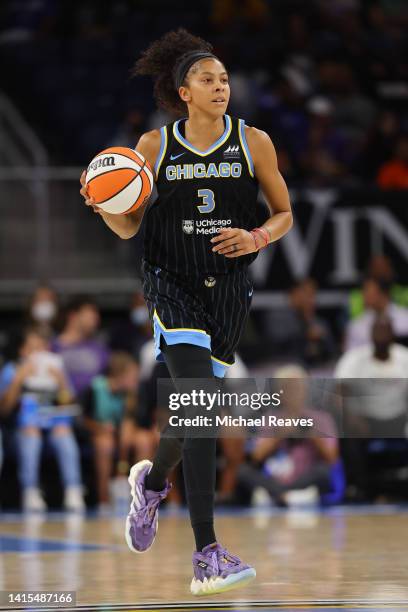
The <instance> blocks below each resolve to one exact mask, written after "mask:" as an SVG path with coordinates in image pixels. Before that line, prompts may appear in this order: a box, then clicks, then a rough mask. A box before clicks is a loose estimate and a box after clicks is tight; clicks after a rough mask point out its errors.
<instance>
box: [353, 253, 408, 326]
mask: <svg viewBox="0 0 408 612" xmlns="http://www.w3.org/2000/svg"><path fill="white" fill-rule="evenodd" d="M367 276H368V277H370V278H375V279H376V280H378V281H380V282H381V283H383V284H385V285H389V286H390V295H391V300H392V302H394V303H395V304H397V305H398V306H404V307H405V308H407V307H408V286H406V285H400V284H397V283H396V280H397V278H396V272H395V269H394V266H393V264H392V261H391V259H390V258H389V257H387V256H386V255H374V256H373V257H372V258H371V260H370V262H369V264H368V267H367ZM349 305H350V318H352V319H355V318H356V317H358V316H359V315H361V314H363V312H364V296H363V290H362V288H358V289H353V290H352V291H351V292H350V299H349Z"/></svg>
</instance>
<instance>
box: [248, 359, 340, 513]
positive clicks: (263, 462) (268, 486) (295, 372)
mask: <svg viewBox="0 0 408 612" xmlns="http://www.w3.org/2000/svg"><path fill="white" fill-rule="evenodd" d="M275 377H276V378H285V379H293V380H291V381H290V383H289V382H287V384H286V386H285V396H284V400H283V402H284V403H282V409H281V410H279V413H278V416H279V417H282V418H288V417H290V418H305V419H312V420H313V423H314V425H313V427H312V428H310V429H307V428H300V427H295V426H292V427H285V428H282V429H280V430H279V432H278V433H277V432H272V431H271V428H267V429H266V430H265V431H264V432H263V434H264V436H265V437H260V438H257V439H256V440H255V443H254V445H253V448H252V450H251V452H250V453H249V457H248V459H249V463H244V464H242V465H241V466H240V468H239V471H238V482H239V483H240V486H242V487H243V488H244V489H246V490H247V491H249V492H250V493H254V492H255V490H256V489H258V491H259V488H261V489H263V490H266V492H267V493H268V494H269V496H270V497H271V498H272V499H273V500H274V501H275V502H277V503H278V504H282V505H286V504H289V505H291V504H298V503H310V502H317V501H318V496H319V493H320V494H323V493H326V492H328V491H329V490H330V487H331V468H332V466H334V465H335V464H336V462H337V461H338V458H339V450H338V440H337V431H336V426H335V424H334V421H333V419H332V418H331V416H330V415H329V414H328V413H326V412H323V411H317V410H314V409H312V408H310V407H309V406H308V404H307V373H306V371H305V370H304V369H303V368H301V367H299V366H294V365H292V366H285V367H282V368H280V369H278V370H277V371H276V372H275ZM317 432H318V433H319V434H320V435H319V436H318V435H317ZM321 434H323V435H324V436H325V437H321ZM272 436H273V437H272ZM258 491H257V493H258Z"/></svg>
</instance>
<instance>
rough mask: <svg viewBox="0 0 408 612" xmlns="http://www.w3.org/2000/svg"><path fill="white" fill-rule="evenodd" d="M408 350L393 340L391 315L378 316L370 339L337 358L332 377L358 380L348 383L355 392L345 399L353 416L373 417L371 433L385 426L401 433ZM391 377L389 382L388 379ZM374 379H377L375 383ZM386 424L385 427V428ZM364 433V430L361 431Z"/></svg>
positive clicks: (407, 388)
mask: <svg viewBox="0 0 408 612" xmlns="http://www.w3.org/2000/svg"><path fill="white" fill-rule="evenodd" d="M407 373H408V349H407V348H405V347H404V346H401V345H399V344H396V343H395V342H394V332H393V327H392V322H391V318H390V317H387V316H386V315H378V316H377V318H376V319H375V321H374V324H373V326H372V329H371V338H370V342H368V343H367V344H365V345H363V346H358V347H355V348H353V349H350V350H349V351H347V352H346V353H345V354H344V355H343V356H342V357H341V358H340V360H339V362H338V364H337V366H336V369H335V372H334V376H335V378H341V379H349V378H352V379H356V378H358V379H361V381H359V382H358V381H355V382H352V383H351V382H350V381H349V382H348V384H349V385H351V386H352V388H353V389H354V393H353V394H352V395H351V396H350V397H348V398H347V400H348V407H349V410H350V412H351V413H352V414H353V416H364V417H365V419H366V420H365V423H366V424H368V423H370V421H371V420H372V421H373V422H372V423H371V427H370V428H369V430H370V432H371V435H378V436H380V437H382V436H383V435H385V433H386V431H387V429H389V430H390V432H392V431H393V432H394V435H395V434H396V433H398V431H400V433H401V436H402V435H404V431H405V424H406V421H407V406H408V379H407ZM389 378H392V379H398V380H393V382H392V385H389V384H388V383H387V379H389ZM373 379H380V380H379V381H378V384H377V385H376V384H375V381H374V380H373ZM386 424H388V425H387V427H386ZM361 433H363V431H362V432H361Z"/></svg>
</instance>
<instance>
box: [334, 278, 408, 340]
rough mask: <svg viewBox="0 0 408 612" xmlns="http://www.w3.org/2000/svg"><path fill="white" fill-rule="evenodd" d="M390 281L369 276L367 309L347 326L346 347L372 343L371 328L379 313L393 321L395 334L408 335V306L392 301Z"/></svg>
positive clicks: (365, 292)
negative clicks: (398, 304)
mask: <svg viewBox="0 0 408 612" xmlns="http://www.w3.org/2000/svg"><path fill="white" fill-rule="evenodd" d="M390 291H391V287H390V284H389V282H388V281H387V282H384V281H381V280H378V279H377V278H372V277H370V278H367V279H366V280H365V281H364V284H363V300H364V307H365V311H364V313H363V314H362V315H360V316H359V317H357V318H356V319H354V320H353V321H351V322H350V323H349V324H348V325H347V327H346V340H345V348H346V350H350V349H352V348H355V347H357V346H363V345H367V344H369V343H370V340H371V329H372V326H373V323H374V320H375V318H376V317H377V316H378V315H381V314H382V315H387V316H388V317H389V318H390V320H391V323H392V326H393V329H394V334H395V336H396V337H397V338H398V337H404V338H406V337H407V336H408V308H404V307H402V306H397V305H396V304H394V303H393V302H392V301H391V297H390Z"/></svg>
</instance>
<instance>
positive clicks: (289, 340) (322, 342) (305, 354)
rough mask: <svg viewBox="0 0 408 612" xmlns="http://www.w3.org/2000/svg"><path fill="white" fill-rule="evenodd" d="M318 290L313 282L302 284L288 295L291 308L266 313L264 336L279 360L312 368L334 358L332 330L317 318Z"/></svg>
mask: <svg viewBox="0 0 408 612" xmlns="http://www.w3.org/2000/svg"><path fill="white" fill-rule="evenodd" d="M316 289H317V287H316V282H315V281H314V280H313V279H311V278H306V279H304V280H302V281H299V282H297V283H296V284H295V285H294V286H293V287H292V289H291V290H290V292H289V308H286V309H285V310H279V311H271V312H269V313H267V315H266V317H265V335H266V336H267V337H268V338H269V339H270V340H271V345H272V346H274V350H275V351H276V356H278V357H279V358H280V359H287V360H289V359H290V360H296V361H301V362H302V363H304V364H305V365H306V366H309V367H312V366H317V365H322V364H324V363H327V362H328V361H330V359H332V358H333V357H334V355H335V345H334V340H333V336H332V333H331V331H330V328H329V326H328V325H327V323H326V322H325V321H324V320H323V319H322V318H320V317H319V316H317V314H316Z"/></svg>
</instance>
